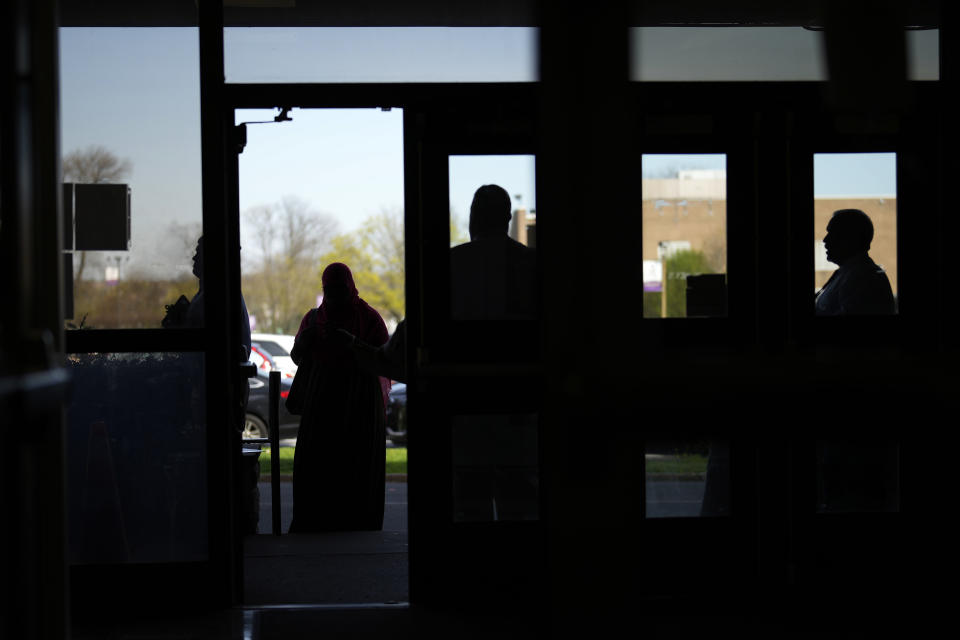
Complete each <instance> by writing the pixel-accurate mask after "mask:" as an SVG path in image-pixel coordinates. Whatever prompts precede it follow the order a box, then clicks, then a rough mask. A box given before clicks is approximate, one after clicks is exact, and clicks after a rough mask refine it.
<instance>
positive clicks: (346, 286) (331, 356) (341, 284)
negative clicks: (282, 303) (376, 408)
mask: <svg viewBox="0 0 960 640" xmlns="http://www.w3.org/2000/svg"><path fill="white" fill-rule="evenodd" d="M321 280H322V282H323V292H324V295H323V302H322V303H321V304H320V307H319V309H318V311H317V314H316V326H317V328H318V332H317V335H318V337H319V340H317V342H316V347H315V350H314V358H315V362H317V363H318V364H320V365H321V366H323V367H330V368H343V369H354V368H356V366H357V365H356V362H355V360H354V358H353V355H352V354H351V353H350V351H349V350H348V349H347V348H345V347H343V346H340V345H339V344H337V343H336V342H335V341H332V340H330V339H328V336H329V334H330V332H332V331H334V330H336V329H346V330H347V331H349V332H350V333H352V334H353V335H355V336H356V337H357V338H358V339H359V340H362V341H364V342H366V343H367V344H370V345H373V346H375V347H379V346H382V345H383V344H385V343H386V342H387V340H388V339H389V337H390V335H389V334H388V333H387V326H386V324H384V322H383V318H382V317H381V316H380V314H379V313H377V311H376V310H375V309H374V308H373V307H371V306H370V305H369V304H367V303H366V302H365V301H364V300H363V299H362V298H361V297H360V295H359V292H358V291H357V286H356V284H354V281H353V273H351V271H350V267H348V266H347V265H345V264H344V263H342V262H333V263H331V264H329V265H328V266H327V268H326V269H324V270H323V275H322V276H321ZM310 316H311V314H310V313H307V315H305V316H304V317H303V320H302V321H301V322H300V328H299V329H298V330H297V335H298V336H299V335H300V332H301V331H303V330H304V329H305V328H306V327H307V324H308V322H309V321H310ZM380 387H381V390H382V391H383V402H384V406H386V403H387V393H388V392H389V391H390V380H388V379H386V378H380Z"/></svg>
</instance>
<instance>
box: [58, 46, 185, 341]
mask: <svg viewBox="0 0 960 640" xmlns="http://www.w3.org/2000/svg"><path fill="white" fill-rule="evenodd" d="M199 64H200V62H199V47H198V35H197V29H196V28H193V27H189V28H188V27H184V28H179V27H178V28H88V27H70V28H61V29H60V103H61V144H62V148H63V150H64V159H63V171H64V176H63V178H64V181H65V182H67V183H71V184H72V183H80V184H79V185H78V186H77V188H76V189H73V188H70V190H69V193H70V195H75V198H73V199H72V201H71V200H70V199H68V198H65V208H66V209H67V211H68V212H70V211H72V212H73V213H74V215H73V217H72V219H71V218H68V219H67V221H66V226H67V230H68V234H67V241H68V245H67V255H66V256H65V260H66V264H65V270H66V273H67V277H68V280H67V283H68V287H69V286H70V283H71V282H72V298H71V297H70V296H68V307H72V308H68V313H67V319H68V327H71V328H76V327H83V328H101V329H103V328H133V327H160V326H161V321H162V320H163V318H164V316H165V314H166V310H165V305H168V304H172V303H174V302H175V301H176V300H177V299H178V297H179V296H181V295H183V296H185V297H186V298H187V299H189V298H192V297H193V295H194V294H195V293H196V292H197V289H198V281H197V278H196V277H195V276H194V275H193V274H192V268H193V265H192V257H193V254H194V250H195V247H196V243H197V238H198V237H199V235H200V229H201V220H202V217H201V214H202V206H201V171H200V85H199ZM91 183H93V184H91ZM118 185H121V186H118ZM122 185H125V186H122ZM65 191H67V190H66V189H65ZM71 202H72V204H71ZM127 206H129V208H128V209H127V208H126V207H127ZM70 231H72V233H69V232H70ZM71 299H72V305H71V304H69V301H70V300H71Z"/></svg>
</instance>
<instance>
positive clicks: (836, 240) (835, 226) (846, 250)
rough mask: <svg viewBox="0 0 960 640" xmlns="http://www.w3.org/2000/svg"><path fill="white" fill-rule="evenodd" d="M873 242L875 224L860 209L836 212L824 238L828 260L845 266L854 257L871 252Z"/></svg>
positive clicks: (828, 224)
mask: <svg viewBox="0 0 960 640" xmlns="http://www.w3.org/2000/svg"><path fill="white" fill-rule="evenodd" d="M871 242H873V223H872V222H871V221H870V217H869V216H868V215H867V214H866V213H864V212H863V211H861V210H860V209H840V210H839V211H834V213H833V217H832V218H830V222H829V223H827V235H826V236H824V238H823V245H824V247H825V248H826V250H827V260H829V261H830V262H833V263H834V264H837V265H843V263H844V262H846V261H847V260H849V259H850V258H852V257H853V256H855V255H857V254H860V253H866V252H867V251H869V250H870V243H871Z"/></svg>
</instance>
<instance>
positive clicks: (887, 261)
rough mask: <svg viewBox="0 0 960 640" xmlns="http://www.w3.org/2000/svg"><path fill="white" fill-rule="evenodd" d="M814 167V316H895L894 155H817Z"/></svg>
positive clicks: (895, 197)
mask: <svg viewBox="0 0 960 640" xmlns="http://www.w3.org/2000/svg"><path fill="white" fill-rule="evenodd" d="M813 167H814V184H813V188H814V231H813V233H814V240H813V247H814V270H815V274H814V291H815V293H816V296H817V297H816V308H817V315H882V314H888V313H895V312H896V297H897V178H896V173H897V156H896V154H895V153H818V154H814V156H813ZM839 211H842V212H844V213H841V214H837V212H839ZM855 212H861V213H855ZM835 214H836V217H835ZM828 233H829V237H828ZM825 240H827V242H826V243H825V242H824V241H825Z"/></svg>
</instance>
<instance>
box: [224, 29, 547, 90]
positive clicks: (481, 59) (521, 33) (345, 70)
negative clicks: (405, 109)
mask: <svg viewBox="0 0 960 640" xmlns="http://www.w3.org/2000/svg"><path fill="white" fill-rule="evenodd" d="M223 38H224V67H225V71H226V78H227V82H328V83H341V82H534V81H536V80H537V79H538V72H537V58H536V49H537V29H534V28H526V27H253V28H241V27H227V28H226V29H224V32H223Z"/></svg>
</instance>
